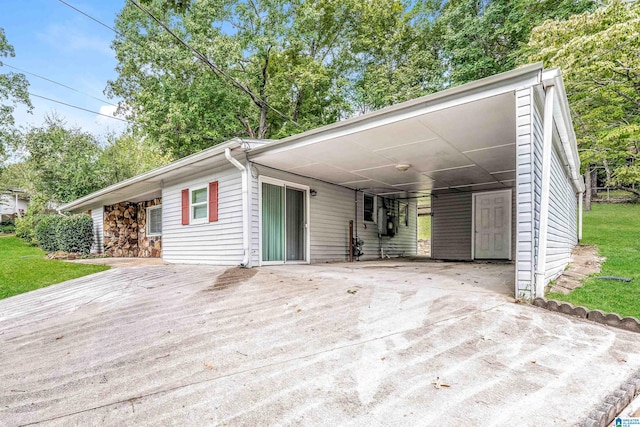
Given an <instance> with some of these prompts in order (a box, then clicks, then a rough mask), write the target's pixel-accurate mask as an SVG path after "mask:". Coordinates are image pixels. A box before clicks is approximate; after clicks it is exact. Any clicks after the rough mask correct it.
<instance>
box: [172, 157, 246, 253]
mask: <svg viewBox="0 0 640 427" xmlns="http://www.w3.org/2000/svg"><path fill="white" fill-rule="evenodd" d="M212 181H218V221H216V222H210V223H206V224H190V225H182V190H183V189H188V188H191V189H193V188H202V187H207V185H208V183H209V182H212ZM242 257H243V248H242V179H241V174H240V171H239V170H238V169H236V168H234V167H233V166H231V165H229V167H220V168H216V169H212V170H211V171H210V172H209V173H208V174H207V175H206V176H200V177H194V178H193V179H191V180H188V181H180V182H170V183H167V184H165V188H164V189H163V190H162V258H163V259H164V260H165V261H168V262H175V263H194V264H214V265H239V264H240V263H241V262H242Z"/></svg>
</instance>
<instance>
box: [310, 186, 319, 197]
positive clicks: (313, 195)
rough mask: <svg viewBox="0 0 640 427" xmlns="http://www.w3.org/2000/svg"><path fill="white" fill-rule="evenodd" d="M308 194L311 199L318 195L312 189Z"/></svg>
mask: <svg viewBox="0 0 640 427" xmlns="http://www.w3.org/2000/svg"><path fill="white" fill-rule="evenodd" d="M309 194H311V197H315V196H317V195H318V192H317V191H316V190H314V189H313V188H312V189H311V190H309Z"/></svg>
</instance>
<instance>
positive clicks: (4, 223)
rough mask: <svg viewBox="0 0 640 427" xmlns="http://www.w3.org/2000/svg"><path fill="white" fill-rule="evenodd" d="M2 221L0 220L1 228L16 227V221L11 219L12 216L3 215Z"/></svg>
mask: <svg viewBox="0 0 640 427" xmlns="http://www.w3.org/2000/svg"><path fill="white" fill-rule="evenodd" d="M2 217H3V218H2V220H0V227H6V226H7V225H13V226H15V225H16V220H15V219H13V218H11V217H10V216H6V217H5V216H4V215H2Z"/></svg>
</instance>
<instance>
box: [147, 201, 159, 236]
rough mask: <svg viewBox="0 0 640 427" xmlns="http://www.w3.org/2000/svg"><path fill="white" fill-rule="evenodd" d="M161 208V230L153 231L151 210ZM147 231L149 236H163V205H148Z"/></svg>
mask: <svg viewBox="0 0 640 427" xmlns="http://www.w3.org/2000/svg"><path fill="white" fill-rule="evenodd" d="M157 209H159V210H160V232H159V233H152V232H151V211H153V210H157ZM145 232H146V234H147V236H162V205H154V206H147V223H146V224H145Z"/></svg>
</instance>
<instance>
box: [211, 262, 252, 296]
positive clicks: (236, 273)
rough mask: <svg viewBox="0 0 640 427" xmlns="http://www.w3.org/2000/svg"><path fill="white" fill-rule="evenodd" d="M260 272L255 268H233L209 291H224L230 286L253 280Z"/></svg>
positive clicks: (217, 279)
mask: <svg viewBox="0 0 640 427" xmlns="http://www.w3.org/2000/svg"><path fill="white" fill-rule="evenodd" d="M257 272H258V270H257V269H255V268H242V267H233V268H228V269H227V270H225V271H224V273H222V274H221V275H219V276H218V277H217V278H216V282H215V283H214V284H213V286H209V287H208V288H207V291H222V290H224V289H227V288H229V287H230V286H233V285H237V284H238V283H240V282H243V281H245V280H249V279H251V278H252V277H253V276H255V275H256V273H257Z"/></svg>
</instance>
